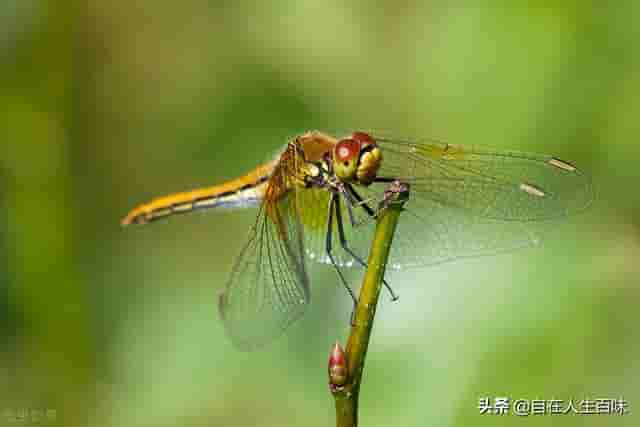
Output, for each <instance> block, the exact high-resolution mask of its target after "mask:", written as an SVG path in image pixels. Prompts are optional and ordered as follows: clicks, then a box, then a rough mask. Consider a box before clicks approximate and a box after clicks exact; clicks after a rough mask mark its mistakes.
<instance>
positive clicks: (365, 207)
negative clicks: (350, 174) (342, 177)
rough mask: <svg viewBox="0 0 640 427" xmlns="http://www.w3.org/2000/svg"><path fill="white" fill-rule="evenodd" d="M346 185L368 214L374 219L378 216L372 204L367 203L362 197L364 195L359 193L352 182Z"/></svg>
mask: <svg viewBox="0 0 640 427" xmlns="http://www.w3.org/2000/svg"><path fill="white" fill-rule="evenodd" d="M345 187H346V189H347V193H349V194H350V195H351V196H352V197H353V198H355V199H356V201H357V202H358V203H357V204H358V206H360V207H361V208H362V209H363V210H364V211H365V212H366V213H367V215H369V216H370V217H371V218H372V219H375V218H376V217H377V214H376V213H375V211H374V210H373V209H371V206H369V205H368V204H367V202H366V201H365V200H364V199H363V198H362V196H360V194H358V192H357V191H356V189H355V188H353V187H352V186H351V184H347V185H346V186H345Z"/></svg>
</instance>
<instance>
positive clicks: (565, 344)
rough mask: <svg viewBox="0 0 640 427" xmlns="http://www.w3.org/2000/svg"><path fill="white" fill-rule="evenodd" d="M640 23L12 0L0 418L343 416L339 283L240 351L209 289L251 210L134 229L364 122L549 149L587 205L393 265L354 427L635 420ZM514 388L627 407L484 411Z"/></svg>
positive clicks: (0, 245)
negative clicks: (392, 297)
mask: <svg viewBox="0 0 640 427" xmlns="http://www.w3.org/2000/svg"><path fill="white" fill-rule="evenodd" d="M639 20H640V3H639V2H637V1H634V0H620V1H617V2H611V4H610V5H608V4H606V3H604V2H596V1H581V2H579V1H560V2H558V1H556V2H551V1H547V2H544V1H528V2H497V1H488V2H474V1H459V2H415V1H396V2H392V1H363V0H355V1H351V2H338V1H332V2H316V1H306V2H301V1H292V0H290V1H275V2H255V1H242V0H240V1H233V2H232V1H203V0H182V1H180V2H154V1H149V0H137V1H131V0H129V1H121V0H113V1H110V2H103V1H97V0H87V1H84V2H80V1H77V2H73V1H67V2H65V1H44V0H42V1H38V0H5V1H4V2H2V4H0V64H1V67H0V81H1V82H2V85H1V86H0V89H1V90H0V106H1V108H0V114H1V120H0V129H1V130H2V134H1V140H0V147H2V151H0V174H1V175H0V204H1V205H2V209H0V218H1V219H2V221H1V222H0V255H1V258H0V281H1V283H0V411H1V412H0V413H1V414H2V417H1V418H0V425H4V424H2V423H10V420H9V417H10V415H11V412H12V411H14V410H15V409H20V408H26V409H28V408H47V409H51V410H55V411H56V412H55V418H56V420H55V421H53V420H50V421H47V422H49V423H50V424H59V425H65V426H72V425H93V426H142V425H154V426H178V425H179V426H205V425H207V426H210V425H237V426H245V425H246V426H254V425H259V426H288V425H309V426H316V425H317V426H326V425H333V424H334V409H333V401H332V399H331V397H330V395H329V393H328V391H327V384H326V382H327V379H326V362H327V358H328V353H329V349H330V347H331V344H332V343H333V342H334V341H335V340H336V339H340V340H341V341H344V338H345V336H346V333H347V329H348V312H349V299H348V298H347V296H346V295H345V294H344V292H343V290H342V289H340V288H339V286H337V284H336V280H335V276H334V273H333V272H332V271H331V270H329V269H328V268H318V269H315V270H313V303H312V305H311V309H310V310H309V312H308V313H307V315H306V316H305V317H304V319H303V320H302V321H300V322H298V323H297V324H296V325H295V326H294V327H293V328H292V329H291V330H290V332H289V333H288V334H287V335H286V336H285V337H284V338H283V339H280V340H278V341H277V342H276V343H275V344H274V345H272V346H270V347H269V348H267V349H266V350H265V351H261V352H258V353H250V354H245V353H239V352H237V351H236V350H235V349H234V348H233V347H232V346H231V344H230V343H229V341H228V340H227V338H226V337H225V335H224V332H223V330H222V326H221V324H220V322H219V320H218V318H217V313H216V305H215V303H216V295H217V292H218V291H219V290H220V289H221V287H222V286H223V284H224V282H225V278H226V275H227V272H228V270H229V267H230V264H231V262H232V260H233V258H234V255H235V253H236V252H237V250H238V249H239V248H240V245H241V244H242V240H243V239H244V236H245V233H246V230H247V228H248V227H249V225H250V224H251V223H252V219H253V215H254V214H255V212H251V211H248V212H234V213H232V214H228V213H214V212H206V213H198V214H193V215H189V216H182V217H178V218H174V219H171V220H169V221H165V222H160V223H156V224H153V225H151V226H148V227H140V228H135V229H126V230H123V229H121V228H120V227H119V220H120V218H121V217H122V216H123V215H124V214H125V213H126V211H127V210H128V209H129V208H131V207H132V206H133V205H135V204H137V203H139V202H142V201H145V200H147V199H149V198H151V197H153V196H158V195H162V194H165V193H169V192H174V191H180V190H185V189H189V188H192V187H195V186H202V185H209V184H214V183H217V182H221V181H223V180H225V179H229V178H232V177H235V176H237V175H239V174H242V173H244V172H246V171H247V170H249V169H251V168H252V167H254V166H255V165H256V164H258V163H259V162H262V161H264V160H265V159H268V158H270V157H271V155H272V154H273V153H275V152H276V151H277V149H278V148H279V147H280V146H281V145H282V144H283V143H285V142H286V139H287V138H288V137H291V136H293V135H296V134H297V133H300V132H302V131H304V130H308V129H322V130H333V129H354V128H355V129H360V128H362V129H370V128H373V129H381V130H384V132H385V133H387V134H391V135H398V136H422V137H435V138H439V139H442V140H445V141H447V142H451V143H463V144H478V145H483V146H487V147H493V148H498V149H514V150H522V151H533V152H543V153H552V154H554V155H557V156H558V157H560V158H565V159H569V160H571V161H572V162H574V163H576V164H578V165H580V166H581V167H582V168H583V169H585V170H587V171H590V172H591V173H592V175H593V177H594V182H595V183H596V186H597V192H598V195H597V201H596V203H595V204H594V205H593V206H592V208H591V209H590V210H589V211H587V212H586V213H585V214H581V215H578V216H576V217H574V218H572V219H571V220H570V221H567V222H565V223H564V224H562V225H561V226H558V227H557V228H555V229H554V231H553V232H552V233H550V234H549V235H548V236H547V237H546V239H545V242H544V244H543V245H541V246H539V247H538V248H533V249H529V250H523V251H519V252H515V253H512V254H506V255H500V256H495V257H489V258H482V259H476V260H467V261H461V262H457V263H449V264H443V265H441V266H438V267H433V268H428V269H422V270H415V271H409V272H407V273H401V274H398V275H395V276H393V277H392V281H393V284H394V288H395V290H396V291H397V292H398V293H399V294H400V301H399V302H398V303H394V304H391V303H390V302H389V301H388V298H387V297H386V295H383V299H382V301H381V307H380V310H379V313H378V317H377V320H376V322H377V323H376V327H375V329H374V334H373V339H372V343H371V348H370V352H369V355H368V359H367V369H366V371H365V377H364V383H363V389H362V396H361V421H362V425H367V426H386V425H389V424H393V425H409V426H426V425H437V426H469V425H473V426H482V425H487V426H494V425H524V423H526V424H527V425H545V426H547V425H560V426H583V425H587V426H590V425H602V426H605V425H606V426H609V425H612V426H614V425H615V426H632V425H637V421H638V418H637V417H636V416H635V414H633V412H634V411H636V412H640V386H639V385H638V378H637V376H638V374H639V373H640V362H638V360H639V358H640V329H639V328H638V326H640V310H639V309H638V307H639V303H640V290H639V287H638V284H639V281H640V266H639V262H638V260H639V259H640V191H638V188H637V186H638V184H639V183H640V171H639V167H638V164H639V162H640V143H639V142H638V130H639V129H640V126H638V123H639V120H638V115H639V114H640V96H639V95H640V72H639V71H640V68H639V67H638V66H639V65H640V49H639V48H638V46H639V45H640V34H638V30H637V23H638V22H639ZM353 280H354V282H357V280H358V275H357V274H356V275H354V276H353ZM502 396H504V397H510V398H511V399H519V398H523V399H563V400H565V401H566V400H568V399H576V400H579V399H584V398H587V399H595V398H623V399H626V400H627V401H628V402H629V407H630V410H631V412H632V414H631V415H627V416H625V417H614V416H608V415H600V416H595V415H592V416H578V415H574V416H569V415H564V416H562V415H555V416H550V415H545V416H530V417H528V418H526V419H523V418H520V417H516V416H514V415H510V416H505V417H497V416H490V415H482V416H481V415H480V414H479V410H478V400H479V399H480V398H482V397H491V398H495V397H502ZM12 408H13V409H12ZM634 419H635V422H634ZM21 422H22V423H35V422H34V420H33V419H30V418H28V417H27V419H24V420H22V421H21ZM11 425H15V424H11Z"/></svg>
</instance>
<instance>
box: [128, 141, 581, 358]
mask: <svg viewBox="0 0 640 427" xmlns="http://www.w3.org/2000/svg"><path fill="white" fill-rule="evenodd" d="M397 181H400V182H403V183H406V184H408V185H409V186H410V189H411V190H410V195H409V200H408V201H407V202H406V204H405V206H404V211H403V214H402V215H401V218H400V221H399V224H398V227H397V230H396V235H395V237H394V243H393V246H392V248H391V251H390V255H389V264H388V269H390V270H398V269H403V268H408V267H420V266H428V265H433V264H438V263H442V262H446V261H452V260H456V259H460V258H466V257H475V256H480V255H489V254H496V253H499V252H503V251H511V250H514V249H518V248H522V247H527V246H531V245H535V244H536V243H537V242H538V240H539V237H538V233H537V232H536V231H535V227H531V225H532V224H533V225H535V224H539V223H541V222H545V221H548V220H554V219H558V218H564V217H566V216H568V215H570V214H574V213H576V212H578V211H581V210H583V209H585V208H586V207H587V206H588V205H589V204H590V203H591V201H592V199H593V191H592V187H593V186H592V183H591V179H590V177H589V175H588V174H586V173H584V172H583V171H581V170H580V169H578V168H577V167H576V166H574V165H573V164H572V163H569V162H567V161H564V160H561V159H559V158H557V157H554V156H549V155H540V154H531V153H522V152H512V151H495V150H490V149H486V148H482V147H472V146H460V145H452V144H446V143H442V142H438V141H433V140H403V139H393V138H387V137H384V136H380V135H374V134H371V133H367V132H362V131H356V132H352V133H350V134H347V135H346V136H341V137H336V136H333V135H330V134H327V133H323V132H319V131H310V132H306V133H304V134H302V135H299V136H297V137H295V138H292V139H291V140H290V141H289V142H288V143H287V144H286V145H285V147H284V148H283V149H282V151H281V152H280V153H279V154H278V155H277V156H276V157H275V159H273V160H272V161H269V162H267V163H265V164H262V165H260V166H258V167H256V168H255V169H254V170H252V171H250V172H249V173H248V174H246V175H244V176H242V177H240V178H237V179H234V180H231V181H228V182H225V183H223V184H220V185H215V186H211V187H206V188H200V189H196V190H191V191H187V192H182V193H177V194H172V195H169V196H165V197H160V198H156V199H153V200H151V201H150V202H148V203H144V204H142V205H140V206H138V207H136V208H134V209H133V210H131V211H130V212H129V213H128V214H127V215H126V216H125V217H124V219H123V220H122V225H124V226H126V225H130V224H145V223H149V222H152V221H156V220H159V219H162V218H167V217H170V216H173V215H176V214H182V213H186V212H191V211H196V210H202V209H229V208H250V207H252V208H257V217H256V220H255V223H253V225H252V227H251V228H250V230H249V233H248V237H247V240H246V243H245V244H244V246H243V247H242V249H241V250H240V253H239V255H238V256H237V257H236V259H235V261H234V264H233V266H232V268H231V272H230V274H229V278H228V280H227V282H226V284H225V286H224V289H223V291H222V292H221V293H220V295H219V299H218V311H219V314H220V317H221V319H222V322H223V324H224V326H225V329H226V330H227V332H228V335H229V336H230V338H231V341H232V342H233V343H234V344H235V345H236V346H237V347H238V348H239V349H241V350H253V349H256V348H259V347H261V346H263V345H265V344H267V343H268V342H270V341H272V340H273V339H274V338H276V337H278V336H279V335H281V334H282V333H283V332H284V331H285V330H286V329H287V328H288V327H289V326H290V325H291V324H292V323H293V322H295V321H296V320H297V319H299V318H300V317H301V316H302V314H303V313H304V312H305V309H306V307H307V306H308V304H309V301H310V279H309V274H308V271H307V261H308V260H311V261H314V262H319V263H325V264H330V265H332V266H333V268H334V269H335V270H336V272H337V274H338V277H339V278H340V280H341V282H342V283H343V284H344V286H345V288H346V289H347V290H348V292H349V294H350V296H351V298H352V299H353V302H354V304H355V303H356V297H355V295H354V293H353V291H352V290H351V288H350V287H349V285H348V284H347V281H346V280H345V277H344V274H343V269H345V268H349V267H354V266H360V267H366V262H365V261H364V257H365V256H366V255H367V253H368V247H369V245H370V243H371V239H372V236H373V230H374V228H375V219H376V218H377V217H378V215H379V213H380V208H379V206H381V203H380V202H381V201H382V200H383V197H384V191H385V189H386V188H387V186H388V185H390V183H392V182H397ZM384 284H385V286H386V287H387V289H388V290H389V292H390V294H391V297H392V299H396V298H397V296H396V294H395V293H394V292H393V289H392V288H391V287H390V286H389V283H388V282H387V281H386V280H385V281H384Z"/></svg>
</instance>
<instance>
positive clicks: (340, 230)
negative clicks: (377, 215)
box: [329, 197, 398, 301]
mask: <svg viewBox="0 0 640 427" xmlns="http://www.w3.org/2000/svg"><path fill="white" fill-rule="evenodd" d="M333 204H334V205H335V214H336V223H337V224H338V237H339V239H340V246H342V249H344V250H345V252H347V253H348V254H349V255H351V257H352V258H353V259H354V260H356V262H357V263H358V264H360V265H361V266H363V267H364V268H367V267H368V265H367V263H366V262H365V261H364V260H363V259H362V258H360V257H359V256H358V255H356V254H355V252H353V251H352V250H351V248H349V246H348V244H347V237H346V236H345V233H344V224H343V223H342V213H341V212H340V197H335V200H334V201H333ZM329 215H330V216H332V215H331V213H330V214H329ZM382 283H383V284H384V287H385V288H387V290H388V291H389V294H391V301H397V300H398V295H396V293H395V292H394V291H393V289H392V288H391V285H389V282H387V280H386V279H385V278H382Z"/></svg>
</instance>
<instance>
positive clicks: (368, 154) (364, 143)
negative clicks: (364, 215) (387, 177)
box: [333, 132, 382, 185]
mask: <svg viewBox="0 0 640 427" xmlns="http://www.w3.org/2000/svg"><path fill="white" fill-rule="evenodd" d="M381 162H382V154H381V152H380V148H379V147H378V145H377V144H376V142H375V140H374V139H373V138H372V137H371V136H370V135H369V134H367V133H364V132H354V133H353V134H351V137H350V138H344V139H341V140H340V141H338V143H337V144H336V145H335V147H334V148H333V171H334V172H335V174H336V176H337V177H338V178H339V179H340V180H342V181H345V182H357V183H359V184H362V185H369V184H371V183H372V182H373V180H374V178H375V177H376V174H377V173H378V169H380V164H381Z"/></svg>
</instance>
